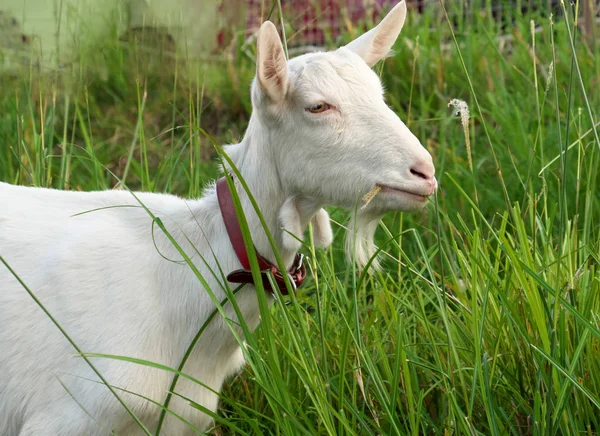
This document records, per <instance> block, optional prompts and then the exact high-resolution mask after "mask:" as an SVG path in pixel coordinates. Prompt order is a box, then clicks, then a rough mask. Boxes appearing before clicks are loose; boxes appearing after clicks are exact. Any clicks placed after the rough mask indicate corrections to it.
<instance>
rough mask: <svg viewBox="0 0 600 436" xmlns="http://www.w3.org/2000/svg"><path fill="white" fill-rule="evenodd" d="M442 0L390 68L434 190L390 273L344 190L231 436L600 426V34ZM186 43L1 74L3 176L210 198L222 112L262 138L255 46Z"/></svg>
mask: <svg viewBox="0 0 600 436" xmlns="http://www.w3.org/2000/svg"><path fill="white" fill-rule="evenodd" d="M442 3H444V2H442ZM442 3H440V4H434V5H433V6H431V7H430V8H429V9H428V10H426V11H425V12H424V13H423V14H421V15H419V14H417V13H414V11H412V12H411V11H409V18H408V21H407V23H406V25H405V26H404V29H403V31H402V35H401V37H400V39H399V41H398V42H397V44H396V46H395V52H396V53H395V55H394V56H393V57H391V58H389V59H387V60H386V61H385V62H383V63H381V64H380V65H378V66H377V67H376V69H377V71H378V72H380V75H381V78H382V80H383V82H384V84H385V86H386V89H387V97H386V98H387V101H388V103H389V104H390V105H391V106H392V107H393V108H394V110H395V111H396V112H397V113H398V115H399V116H400V118H401V119H403V120H404V121H405V123H406V124H407V125H408V126H409V128H411V130H412V131H413V132H414V133H415V135H416V136H417V137H418V138H419V139H420V140H421V142H422V143H423V144H424V145H425V146H426V148H427V149H428V150H429V151H430V153H431V154H432V156H433V159H434V162H435V165H436V170H437V177H438V180H439V184H440V189H439V192H438V195H437V197H436V199H435V201H432V202H431V204H430V205H429V206H428V207H427V208H426V209H425V210H424V211H421V212H418V213H415V214H404V213H396V214H388V215H387V216H386V218H385V219H384V221H383V222H382V225H381V226H380V228H379V229H378V231H377V241H378V244H379V247H380V248H381V253H380V254H379V258H380V261H381V263H382V265H383V268H382V270H381V271H376V272H374V273H372V274H366V273H362V274H360V273H359V272H358V271H356V269H355V267H353V266H352V264H351V263H349V262H347V261H346V260H345V259H344V254H343V239H344V238H343V236H344V233H345V229H344V225H345V223H346V222H347V218H348V213H347V212H344V211H342V210H336V209H334V208H332V209H329V212H330V215H331V216H332V219H333V221H334V222H333V227H334V232H335V234H336V237H335V242H334V245H333V247H332V248H331V249H330V250H328V251H323V250H315V249H314V247H313V246H312V245H311V244H307V245H306V246H305V247H304V249H303V252H304V253H305V254H307V255H308V256H309V257H310V261H309V263H310V268H309V269H310V274H309V275H310V276H311V278H310V279H308V281H307V283H306V284H305V286H303V287H302V288H301V290H300V291H299V292H298V294H297V295H296V296H295V298H291V299H290V304H287V305H285V304H283V302H277V303H276V304H274V305H273V307H272V308H271V310H270V311H268V312H265V313H263V316H262V323H261V325H260V326H259V328H258V329H257V330H256V331H255V333H254V334H253V335H251V336H250V337H248V338H247V340H248V347H247V353H248V356H247V360H248V365H247V367H246V368H245V369H244V370H243V371H242V372H241V373H240V374H239V375H238V376H236V377H235V378H234V379H232V380H231V381H230V382H229V383H228V384H227V385H226V387H225V389H224V390H223V392H222V399H221V407H220V410H219V414H218V417H217V423H216V429H215V430H214V431H213V434H217V435H225V434H248V435H256V434H282V435H317V434H318V435H325V434H328V435H344V434H345V435H354V434H359V435H381V434H383V435H395V434H413V435H418V434H484V435H489V434H491V435H496V434H512V435H533V434H535V435H538V434H540V435H541V434H544V435H550V434H551V435H555V434H564V435H569V434H578V433H582V434H583V433H585V434H589V435H592V434H598V433H600V192H599V189H598V188H599V183H600V169H599V165H600V139H599V135H600V92H599V90H600V52H599V49H600V41H598V40H596V41H593V40H591V39H589V38H587V37H585V36H584V35H583V34H582V32H581V29H580V28H579V27H578V26H575V25H574V23H575V21H576V20H577V17H576V16H575V10H576V7H575V6H574V5H570V4H567V5H566V6H565V8H566V9H564V10H563V8H561V7H557V8H556V9H555V10H554V11H553V12H554V15H553V16H550V13H549V11H548V10H547V9H544V8H542V9H541V10H538V11H529V12H527V11H525V12H520V8H519V9H511V8H507V9H506V10H505V16H504V17H496V18H492V14H491V11H490V9H489V8H485V7H482V8H476V7H475V6H472V7H471V8H467V9H466V11H465V12H466V13H465V14H458V13H457V12H456V10H453V11H449V18H448V16H446V14H445V13H444V10H443V8H442V6H441V4H442ZM445 3H451V2H448V1H446V2H445ZM452 3H453V2H452ZM456 3H459V2H456ZM461 3H462V2H461ZM488 3H489V2H488ZM507 3H509V2H507ZM523 3H527V2H523ZM530 3H531V2H530ZM450 12H451V13H450ZM276 18H277V20H276V21H278V19H279V18H278V17H276ZM347 30H348V31H347V33H346V34H345V35H344V40H345V41H349V40H350V38H351V34H352V33H353V32H356V31H357V30H356V29H347ZM596 30H598V29H596ZM148 46H153V47H155V48H156V47H159V49H158V50H153V51H151V52H149V51H148V50H146V48H147V47H148ZM172 49H173V47H171V45H170V43H169V41H168V40H167V39H164V38H161V37H160V36H159V35H157V34H151V33H147V34H144V35H142V34H138V35H130V37H129V38H128V39H124V38H122V37H120V36H118V35H115V38H114V40H112V41H107V42H103V43H102V44H101V45H98V46H97V47H88V48H87V49H86V51H85V52H82V58H81V62H80V63H78V64H77V65H76V66H72V67H70V68H69V69H68V71H67V70H65V71H61V72H60V73H55V72H54V73H53V72H45V73H42V74H40V73H39V72H36V71H35V68H33V67H32V68H25V69H24V72H23V74H21V75H20V76H18V77H17V76H15V75H3V76H0V180H1V181H5V182H9V183H15V184H25V185H35V186H48V187H55V188H60V189H72V190H75V189H76V190H97V189H111V188H114V187H115V186H116V185H117V183H118V182H117V178H116V177H118V178H119V179H121V180H122V181H123V182H124V183H125V184H126V185H127V186H128V187H129V188H131V189H135V190H144V191H154V192H170V193H175V194H179V195H183V196H189V197H194V196H198V195H200V193H201V191H202V188H203V186H204V185H205V184H206V183H207V182H208V181H209V180H212V179H214V178H215V177H217V176H218V174H219V172H218V166H217V159H216V152H215V149H214V147H213V145H212V144H211V141H210V140H209V139H208V138H207V137H206V136H205V135H204V133H203V131H205V132H207V133H208V134H209V135H210V136H211V137H212V138H213V139H214V140H215V141H216V142H217V143H219V144H227V143H231V142H236V141H238V140H239V139H240V138H241V136H242V135H243V131H244V128H245V126H246V123H247V120H248V117H249V112H250V97H249V85H250V81H251V79H252V77H253V75H254V63H253V60H252V59H251V55H252V53H253V52H254V47H248V48H247V50H246V49H244V50H242V49H239V50H237V51H235V52H234V53H232V56H230V57H229V58H226V59H222V60H219V61H211V62H197V61H196V62H192V61H190V62H186V59H185V55H184V54H183V53H179V52H176V51H175V52H174V51H172ZM453 99H460V100H464V101H465V102H466V103H467V105H468V108H469V111H470V116H469V117H468V119H467V118H466V117H462V118H461V116H460V115H456V114H455V113H454V109H453V108H452V107H448V104H449V102H450V101H451V100H453ZM376 146H377V144H373V147H374V148H376ZM115 176H116V177H115ZM0 207H2V206H1V205H0ZM199 286H200V285H199ZM32 291H33V292H34V293H35V289H33V290H32ZM88 351H93V350H88Z"/></svg>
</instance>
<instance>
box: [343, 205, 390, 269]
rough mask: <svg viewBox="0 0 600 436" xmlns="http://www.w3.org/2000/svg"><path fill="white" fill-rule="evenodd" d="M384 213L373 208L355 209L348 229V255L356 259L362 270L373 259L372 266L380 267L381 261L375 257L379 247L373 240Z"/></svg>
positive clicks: (374, 267)
mask: <svg viewBox="0 0 600 436" xmlns="http://www.w3.org/2000/svg"><path fill="white" fill-rule="evenodd" d="M383 215H384V214H383V213H380V212H374V211H372V210H360V211H355V212H354V214H353V215H352V217H351V218H350V222H349V224H348V228H347V230H346V244H345V245H346V257H347V258H348V260H350V261H352V260H354V261H355V262H356V264H357V266H358V267H359V269H360V270H363V269H364V268H365V266H366V265H367V263H369V261H371V263H370V267H371V268H373V269H378V268H379V262H378V261H377V259H376V258H373V256H374V255H375V252H376V251H377V247H376V246H375V243H374V242H373V239H374V237H375V230H377V225H378V224H379V221H381V218H383Z"/></svg>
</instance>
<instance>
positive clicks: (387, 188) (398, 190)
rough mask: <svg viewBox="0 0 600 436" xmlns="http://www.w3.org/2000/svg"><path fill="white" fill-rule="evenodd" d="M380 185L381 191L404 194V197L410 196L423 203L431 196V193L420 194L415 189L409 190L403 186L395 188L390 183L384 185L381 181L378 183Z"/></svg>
mask: <svg viewBox="0 0 600 436" xmlns="http://www.w3.org/2000/svg"><path fill="white" fill-rule="evenodd" d="M377 186H378V187H380V188H381V193H382V194H383V193H388V194H394V195H397V194H402V195H403V196H404V197H408V198H410V199H411V200H415V201H418V202H421V203H424V202H426V201H427V199H428V198H429V196H430V195H431V194H427V195H425V194H419V193H416V192H413V191H407V190H406V189H401V188H395V187H393V186H389V185H382V184H381V183H378V184H377Z"/></svg>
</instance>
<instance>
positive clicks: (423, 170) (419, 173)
mask: <svg viewBox="0 0 600 436" xmlns="http://www.w3.org/2000/svg"><path fill="white" fill-rule="evenodd" d="M410 173H411V174H412V175H413V176H416V177H418V178H420V179H423V180H427V181H430V182H432V181H434V180H435V177H434V174H435V169H434V167H433V165H431V164H428V163H422V164H418V165H413V166H412V168H411V169H410Z"/></svg>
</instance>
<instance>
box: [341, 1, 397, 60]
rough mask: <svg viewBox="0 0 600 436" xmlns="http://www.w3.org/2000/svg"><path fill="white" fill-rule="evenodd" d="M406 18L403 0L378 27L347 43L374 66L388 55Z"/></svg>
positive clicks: (350, 48) (347, 46) (349, 47)
mask: <svg viewBox="0 0 600 436" xmlns="http://www.w3.org/2000/svg"><path fill="white" fill-rule="evenodd" d="M405 19H406V3H405V2H404V0H402V1H401V2H400V3H398V4H397V5H396V6H394V8H393V9H392V10H391V11H390V12H389V13H388V14H387V15H386V16H385V18H384V19H383V20H382V21H381V23H379V24H378V25H377V26H376V27H374V28H373V29H371V30H369V31H368V32H367V33H365V34H363V35H361V36H359V37H358V38H356V39H355V40H354V41H352V42H351V43H349V44H348V45H346V48H347V49H349V50H352V51H353V52H354V53H356V54H357V55H359V56H360V57H361V58H363V59H364V61H365V62H366V63H367V65H369V66H370V67H372V66H373V65H375V64H376V63H377V62H379V61H380V60H382V59H383V58H385V57H386V56H388V53H389V52H390V50H391V49H392V46H393V45H394V42H396V39H397V38H398V35H399V34H400V31H401V30H402V26H404V20H405Z"/></svg>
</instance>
